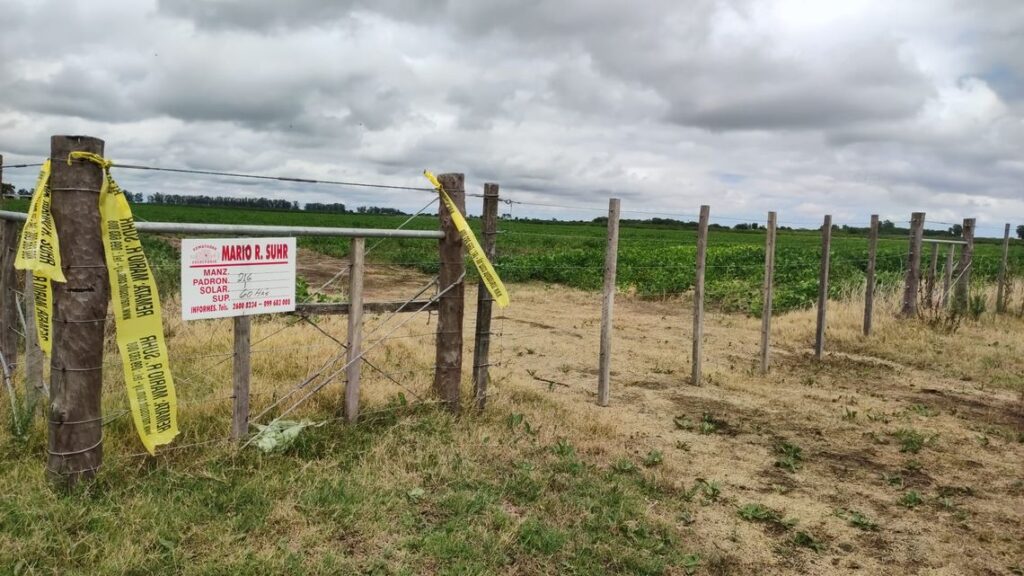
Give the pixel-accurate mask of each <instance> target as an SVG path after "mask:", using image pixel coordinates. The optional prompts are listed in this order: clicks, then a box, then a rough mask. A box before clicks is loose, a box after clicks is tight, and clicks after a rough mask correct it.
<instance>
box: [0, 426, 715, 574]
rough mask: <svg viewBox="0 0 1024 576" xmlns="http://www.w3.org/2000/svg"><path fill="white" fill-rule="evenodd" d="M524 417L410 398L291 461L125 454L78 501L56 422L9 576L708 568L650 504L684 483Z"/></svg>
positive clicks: (7, 470)
mask: <svg viewBox="0 0 1024 576" xmlns="http://www.w3.org/2000/svg"><path fill="white" fill-rule="evenodd" d="M222 416H223V415H222V414H216V415H213V414H210V415H205V416H204V417H206V418H210V420H211V422H210V425H217V424H220V423H222V421H223V418H222ZM191 417H192V418H193V420H194V419H196V418H197V415H195V414H193V415H191ZM506 422H507V421H506V420H505V419H503V418H502V416H501V414H490V415H483V416H478V417H474V418H467V417H463V418H461V419H455V418H453V417H451V416H449V415H447V414H445V413H443V412H441V411H439V410H435V409H432V408H429V407H419V408H416V407H404V408H402V409H401V410H399V411H395V412H384V413H378V414H376V415H374V416H370V417H367V418H366V419H365V420H364V421H361V423H360V425H359V426H342V425H328V426H325V427H323V428H315V429H307V430H306V431H304V432H303V434H302V435H301V436H300V437H299V439H298V441H297V443H296V444H295V445H293V446H292V447H290V448H289V449H288V450H287V451H285V452H284V453H282V454H273V455H264V454H261V453H259V452H258V451H255V450H246V451H243V452H241V453H234V452H233V451H232V450H231V449H229V448H227V447H223V448H209V447H206V448H202V449H198V450H192V451H185V452H180V453H177V454H175V453H172V454H171V455H169V456H165V457H163V458H161V460H160V461H153V460H141V459H131V458H111V459H108V462H107V465H106V467H105V468H104V470H103V471H102V472H101V473H100V475H99V477H98V481H97V482H96V484H94V485H93V486H92V487H91V488H89V489H88V490H87V491H80V492H75V493H71V494H62V493H59V492H54V491H52V490H51V489H50V488H49V487H47V486H46V485H45V483H44V482H42V481H41V478H42V461H41V460H40V456H39V454H40V453H42V452H43V450H44V448H45V446H44V442H45V441H44V439H43V434H42V431H41V430H37V431H36V433H35V434H34V435H33V438H32V440H31V441H30V442H29V444H28V446H26V445H25V444H23V443H15V442H14V441H13V440H10V439H8V438H5V439H4V440H3V441H2V443H0V457H2V458H3V460H4V462H5V463H6V465H5V466H4V467H3V469H2V470H0V490H2V491H3V493H4V494H5V496H4V498H2V499H0V567H3V568H0V573H3V574H7V573H14V574H22V573H24V574H50V573H58V572H59V573H68V574H155V573H167V574H172V573H173V574H300V573H301V574H423V573H432V574H451V575H455V574H485V573H486V574H500V573H506V572H509V571H512V570H513V569H514V570H516V571H519V572H521V573H562V574H663V573H682V572H687V571H689V570H691V569H692V567H693V566H694V562H695V558H699V556H697V555H696V554H694V550H692V548H690V546H689V545H688V544H687V542H685V541H684V540H683V534H682V533H681V532H680V531H679V529H678V528H676V527H675V526H673V524H672V523H671V522H666V521H664V520H662V519H660V518H659V517H655V516H653V515H652V514H651V510H650V507H649V501H650V498H657V499H659V500H661V501H665V502H669V503H670V504H668V506H671V505H672V504H671V502H672V501H673V499H672V497H671V496H672V495H671V493H670V492H671V490H672V489H671V488H668V487H660V485H659V484H658V483H656V482H651V481H650V480H649V479H647V478H645V477H644V476H642V475H641V474H620V473H617V472H615V471H614V470H609V469H608V468H606V467H604V466H599V465H597V464H596V463H593V462H589V461H586V460H584V459H582V458H581V457H579V456H578V455H577V453H576V451H575V450H574V449H573V447H572V446H571V444H569V443H567V442H566V441H564V440H560V441H548V440H544V441H541V440H538V439H537V438H536V437H535V436H532V435H530V434H529V433H528V432H526V428H525V426H517V427H511V426H508V425H506ZM481 435H482V436H481ZM481 437H482V438H483V440H481ZM666 491H668V492H666ZM681 510H682V508H680V509H678V510H675V512H681Z"/></svg>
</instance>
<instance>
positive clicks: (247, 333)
mask: <svg viewBox="0 0 1024 576" xmlns="http://www.w3.org/2000/svg"><path fill="white" fill-rule="evenodd" d="M233 320H234V332H235V356H234V366H233V367H232V382H231V383H232V388H233V400H234V403H233V405H232V411H231V439H232V440H234V441H235V442H238V441H239V440H241V439H242V438H245V437H246V436H247V435H248V434H249V382H250V380H251V378H252V348H251V347H250V341H251V339H252V317H251V316H235V317H234V319H233Z"/></svg>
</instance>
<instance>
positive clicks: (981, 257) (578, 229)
mask: <svg viewBox="0 0 1024 576" xmlns="http://www.w3.org/2000/svg"><path fill="white" fill-rule="evenodd" d="M3 208H4V209H7V210H20V211H24V210H26V209H27V201H26V200H6V201H4V203H3ZM133 210H134V212H135V215H136V217H137V218H139V219H143V220H150V221H165V222H200V223H215V222H219V223H245V224H274V225H302V226H349V227H371V228H395V227H397V226H398V225H400V224H401V223H402V222H404V221H405V220H406V218H407V217H405V216H377V215H365V214H329V213H316V212H309V213H307V212H298V211H274V210H243V209H237V208H216V207H190V206H166V205H149V204H138V205H134V206H133ZM470 224H471V226H472V227H473V228H474V230H476V231H477V234H478V237H479V226H480V221H479V219H477V218H471V219H470ZM406 228H410V229H424V230H432V229H436V228H437V219H436V217H434V216H430V215H424V216H420V217H418V218H416V219H414V220H413V221H412V222H410V223H409V224H408V225H407V226H406ZM499 230H500V235H499V236H498V252H499V256H498V258H497V262H496V267H497V269H498V271H499V274H500V275H501V277H502V278H503V279H504V280H506V281H509V282H523V281H530V280H538V281H544V282H553V283H558V284H563V285H566V286H572V287H576V288H582V289H587V290H597V289H599V288H600V287H601V282H602V278H603V266H604V250H605V235H606V229H605V227H604V226H603V225H601V224H595V223H581V222H575V223H573V222H539V221H514V220H508V219H504V220H500V221H499ZM820 243H821V239H820V234H819V233H818V232H817V231H806V230H805V231H780V232H779V233H778V239H777V248H776V270H775V278H776V285H775V296H774V309H775V310H776V311H779V312H782V311H786V310H792V309H796V308H801V307H807V306H810V305H812V304H813V303H814V301H815V299H816V297H817V285H818V273H819V262H820V254H821V248H820ZM299 245H300V246H303V247H306V248H311V249H314V250H317V251H318V252H321V253H324V254H327V255H331V256H339V257H341V256H345V255H346V254H347V252H348V242H347V240H345V239H341V238H322V237H318V238H300V239H299ZM369 245H370V246H374V249H373V252H372V254H371V255H370V256H369V258H370V259H371V260H372V261H376V262H383V263H391V264H399V265H404V266H410V267H414V268H416V269H418V270H421V271H423V272H427V273H433V272H436V271H437V247H436V244H435V243H434V242H432V241H425V240H413V239H389V240H385V241H383V242H381V243H380V244H379V245H377V241H371V242H370V244H369ZM695 245H696V231H695V230H693V229H690V228H683V227H680V226H668V225H651V224H648V225H639V224H625V225H623V227H622V228H621V231H620V240H619V259H618V285H619V287H620V289H623V290H635V291H636V292H637V293H638V294H640V295H641V296H644V297H662V296H669V295H674V294H680V293H683V292H686V291H687V290H690V289H691V288H692V286H693V282H694V258H695V253H696V247H695ZM907 249H908V247H907V240H906V239H905V238H904V237H891V238H882V239H880V241H879V245H878V260H877V268H876V273H877V278H878V281H879V283H880V284H881V285H882V286H897V285H899V283H900V282H901V281H902V277H903V270H904V269H905V267H906V257H905V253H906V252H907ZM925 252H926V254H927V253H928V251H927V250H925ZM999 253H1000V246H999V245H998V243H996V242H994V241H984V240H980V241H978V242H977V244H976V249H975V260H974V265H973V267H972V270H973V274H974V278H975V279H976V280H978V281H979V282H982V281H986V280H992V279H994V278H995V276H996V273H997V269H998V262H999ZM927 257H928V256H927V255H926V256H925V258H927ZM1010 259H1011V271H1012V270H1021V269H1024V250H1018V249H1014V250H1011V252H1010ZM763 267H764V232H763V231H745V230H712V231H711V232H710V234H709V240H708V254H707V275H706V288H705V290H706V297H707V299H708V301H709V302H712V303H714V304H716V305H717V306H719V307H721V308H723V309H727V310H733V311H743V312H746V313H749V314H759V313H760V310H761V305H762V302H761V282H762V277H763V273H764V270H763ZM866 268H867V239H866V238H864V237H862V236H857V235H852V234H848V233H843V232H836V233H834V234H833V244H832V260H831V268H830V280H831V281H830V286H829V291H830V294H831V296H833V297H840V296H842V295H844V294H846V293H848V292H849V291H852V290H858V289H859V288H860V286H861V285H862V284H863V281H864V275H865V270H866ZM470 274H471V275H472V274H473V271H472V270H470Z"/></svg>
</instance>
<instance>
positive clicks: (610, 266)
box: [597, 198, 619, 406]
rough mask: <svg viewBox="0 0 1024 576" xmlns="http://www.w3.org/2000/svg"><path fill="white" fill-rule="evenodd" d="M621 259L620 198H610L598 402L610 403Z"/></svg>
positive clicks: (602, 299) (602, 298)
mask: <svg viewBox="0 0 1024 576" xmlns="http://www.w3.org/2000/svg"><path fill="white" fill-rule="evenodd" d="M618 261H619V199H618V198H611V199H609V200H608V245H607V247H606V248H605V252H604V294H603V295H602V297H601V352H600V358H599V364H600V365H599V368H598V375H597V403H598V404H599V405H601V406H607V405H608V396H609V394H610V391H609V387H610V385H611V384H610V382H611V373H612V312H613V309H614V306H615V275H616V270H617V268H618Z"/></svg>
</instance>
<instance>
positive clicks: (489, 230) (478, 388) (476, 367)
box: [473, 183, 498, 410]
mask: <svg viewBox="0 0 1024 576" xmlns="http://www.w3.org/2000/svg"><path fill="white" fill-rule="evenodd" d="M481 220H482V222H481V227H482V230H481V234H482V235H483V240H484V242H483V249H484V254H486V255H487V259H488V260H490V261H491V262H494V258H495V254H496V245H497V237H498V185H497V184H493V183H486V184H484V209H483V215H482V219H481ZM493 305H494V297H493V296H491V293H490V292H488V291H487V286H486V285H485V284H484V282H483V280H480V282H479V283H478V284H477V288H476V339H475V340H474V342H473V395H474V396H475V397H476V408H477V409H478V410H483V409H484V407H485V406H486V405H487V385H488V384H489V383H490V379H491V360H490V352H491V310H492V308H493Z"/></svg>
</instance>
